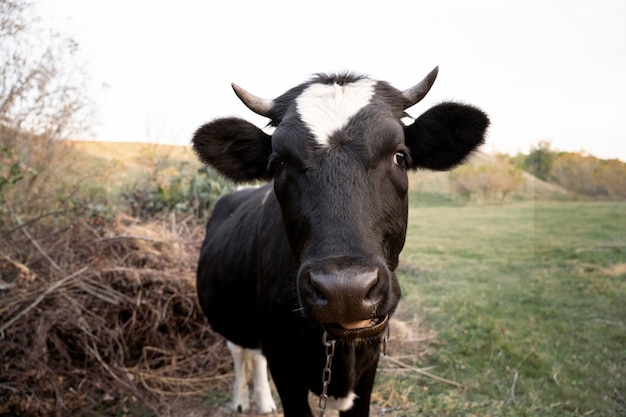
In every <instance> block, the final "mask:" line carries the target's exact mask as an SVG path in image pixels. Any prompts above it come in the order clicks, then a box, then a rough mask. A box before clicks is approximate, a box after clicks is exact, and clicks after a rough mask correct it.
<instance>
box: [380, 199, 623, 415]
mask: <svg viewBox="0 0 626 417" xmlns="http://www.w3.org/2000/svg"><path fill="white" fill-rule="evenodd" d="M411 201H412V210H411V213H410V220H409V231H408V238H407V243H406V246H405V250H404V252H403V258H402V263H401V270H400V272H399V276H400V279H401V282H402V287H403V291H404V296H403V300H402V302H401V314H403V315H404V316H411V315H415V316H417V317H419V320H420V321H421V323H422V327H424V328H425V329H426V331H434V332H435V334H436V338H435V341H434V342H431V343H430V345H429V347H428V352H429V353H428V355H426V356H425V357H420V358H419V359H416V363H413V365H415V366H417V367H429V368H430V372H432V373H434V374H436V375H439V376H442V377H445V378H448V379H450V380H454V381H457V382H459V383H461V384H462V385H463V388H455V387H452V386H449V385H445V384H442V383H439V382H436V381H434V380H431V379H429V378H425V377H422V376H420V375H418V374H415V373H410V372H408V373H402V374H401V375H398V374H393V373H391V374H390V373H379V376H378V380H377V388H376V390H377V391H378V397H377V398H385V399H386V400H385V401H379V403H380V404H379V406H384V407H386V409H387V410H388V411H387V413H386V414H385V415H394V416H471V415H475V416H585V415H593V416H623V415H626V398H625V397H626V327H625V323H626V203H623V202H622V203H620V202H533V201H527V202H517V203H513V204H509V205H502V206H469V207H462V206H459V205H456V204H455V203H454V202H453V201H446V200H445V199H443V200H442V199H439V200H438V199H437V198H432V196H431V198H426V201H425V202H424V200H420V196H419V195H414V196H412V200H411ZM392 337H393V335H392ZM390 354H392V355H393V352H390ZM431 367H432V368H431ZM399 393H401V395H399ZM390 399H391V400H390ZM393 399H396V400H395V401H394V400H393ZM394 410H395V411H394Z"/></svg>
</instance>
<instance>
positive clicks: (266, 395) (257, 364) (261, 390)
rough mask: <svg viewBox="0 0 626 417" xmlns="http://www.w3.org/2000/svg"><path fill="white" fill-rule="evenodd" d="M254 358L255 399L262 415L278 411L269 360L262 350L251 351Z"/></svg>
mask: <svg viewBox="0 0 626 417" xmlns="http://www.w3.org/2000/svg"><path fill="white" fill-rule="evenodd" d="M250 354H251V356H252V375H253V383H254V391H253V398H254V402H255V403H256V405H257V407H258V412H259V413H261V414H265V413H271V412H273V411H276V403H275V402H274V398H272V390H271V388H270V380H269V376H268V374H267V360H266V359H265V356H263V354H262V353H261V351H260V350H257V349H255V350H250Z"/></svg>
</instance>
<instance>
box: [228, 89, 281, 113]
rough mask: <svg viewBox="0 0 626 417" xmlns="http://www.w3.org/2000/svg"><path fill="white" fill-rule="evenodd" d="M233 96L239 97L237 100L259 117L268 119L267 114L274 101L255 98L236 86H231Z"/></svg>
mask: <svg viewBox="0 0 626 417" xmlns="http://www.w3.org/2000/svg"><path fill="white" fill-rule="evenodd" d="M231 85H232V87H233V90H235V94H237V97H239V100H241V101H242V102H243V104H245V105H246V107H248V108H249V109H250V110H252V111H253V112H255V113H256V114H260V115H261V116H265V117H270V116H269V112H270V110H271V109H272V107H273V106H274V100H268V99H265V98H261V97H257V96H255V95H254V94H252V93H250V92H248V91H246V90H244V89H243V88H241V87H239V86H238V85H237V84H235V83H233V84H231Z"/></svg>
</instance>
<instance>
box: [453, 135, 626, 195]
mask: <svg viewBox="0 0 626 417" xmlns="http://www.w3.org/2000/svg"><path fill="white" fill-rule="evenodd" d="M524 172H526V173H527V174H530V175H533V176H534V177H536V178H538V179H539V180H542V181H545V182H547V183H550V184H554V185H557V186H559V187H562V188H563V189H564V190H566V191H568V192H569V193H570V194H571V196H572V197H573V198H593V199H607V200H623V199H626V163H624V162H622V161H620V160H619V159H609V160H605V159H600V158H597V157H595V156H593V155H589V154H587V153H585V152H583V151H581V152H563V151H559V150H555V149H553V148H552V144H551V143H550V141H545V140H543V141H540V142H538V143H537V144H536V145H534V146H533V147H532V148H531V149H530V152H529V153H528V154H523V153H518V154H517V155H515V156H510V155H506V154H500V155H494V156H493V157H491V158H482V159H479V160H477V161H474V162H470V163H469V164H467V165H464V166H462V167H460V168H457V169H456V170H454V171H452V172H451V173H450V177H449V179H450V185H451V187H452V190H453V191H454V192H456V193H457V194H458V195H460V196H461V197H462V198H463V199H464V200H465V201H467V202H469V201H471V200H478V201H479V202H481V203H489V202H495V203H502V202H504V201H505V200H506V199H507V198H508V197H510V196H511V195H513V194H515V193H516V192H518V191H520V190H521V189H522V187H523V186H524V184H525V182H526V181H527V180H528V177H527V176H525V175H524Z"/></svg>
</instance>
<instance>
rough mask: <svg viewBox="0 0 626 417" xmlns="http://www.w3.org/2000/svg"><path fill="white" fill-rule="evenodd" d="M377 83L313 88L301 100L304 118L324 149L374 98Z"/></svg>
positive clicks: (314, 86)
mask: <svg viewBox="0 0 626 417" xmlns="http://www.w3.org/2000/svg"><path fill="white" fill-rule="evenodd" d="M375 86H376V81H373V80H369V79H362V80H357V81H354V82H352V83H349V84H345V85H339V84H319V83H316V84H311V85H310V86H309V87H307V88H306V90H304V91H303V92H302V93H301V94H300V95H299V96H298V98H297V100H296V106H297V109H298V113H299V114H300V118H301V119H302V121H303V122H304V123H305V124H306V125H307V127H308V128H309V129H310V130H311V132H313V135H314V136H315V140H316V141H317V143H319V144H320V145H321V146H324V147H328V140H329V138H330V136H331V135H332V134H333V133H335V132H336V131H338V130H339V129H341V128H342V127H344V126H345V125H346V123H347V122H348V120H350V118H351V117H352V116H354V115H355V114H357V113H358V112H359V110H361V109H362V108H363V107H365V106H366V105H367V104H368V103H369V102H370V100H371V98H372V96H373V95H374V87H375Z"/></svg>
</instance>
